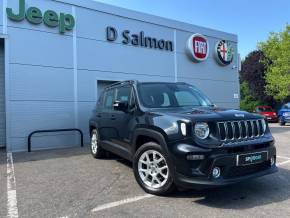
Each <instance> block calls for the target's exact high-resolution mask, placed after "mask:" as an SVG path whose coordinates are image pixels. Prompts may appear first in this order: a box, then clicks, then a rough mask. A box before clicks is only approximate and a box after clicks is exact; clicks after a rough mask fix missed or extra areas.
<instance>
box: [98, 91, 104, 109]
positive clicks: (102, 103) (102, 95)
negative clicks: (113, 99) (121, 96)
mask: <svg viewBox="0 0 290 218" xmlns="http://www.w3.org/2000/svg"><path fill="white" fill-rule="evenodd" d="M104 94H105V93H104V92H103V93H102V94H101V95H100V97H99V99H98V102H97V108H99V109H101V108H103V105H104Z"/></svg>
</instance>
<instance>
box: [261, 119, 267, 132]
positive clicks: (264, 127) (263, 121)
mask: <svg viewBox="0 0 290 218" xmlns="http://www.w3.org/2000/svg"><path fill="white" fill-rule="evenodd" d="M262 127H263V132H265V131H266V128H267V124H266V121H265V120H264V119H263V120H262Z"/></svg>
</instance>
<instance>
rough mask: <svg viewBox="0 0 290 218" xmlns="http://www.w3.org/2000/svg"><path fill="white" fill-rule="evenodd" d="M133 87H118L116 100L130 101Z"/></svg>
mask: <svg viewBox="0 0 290 218" xmlns="http://www.w3.org/2000/svg"><path fill="white" fill-rule="evenodd" d="M131 91H132V88H131V87H130V86H123V87H119V88H117V95H116V101H127V102H128V103H129V101H130V97H131Z"/></svg>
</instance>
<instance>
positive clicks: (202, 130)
mask: <svg viewBox="0 0 290 218" xmlns="http://www.w3.org/2000/svg"><path fill="white" fill-rule="evenodd" d="M194 134H195V135H196V137H198V138H200V139H206V138H207V137H208V136H209V127H208V124H207V123H196V124H195V126H194Z"/></svg>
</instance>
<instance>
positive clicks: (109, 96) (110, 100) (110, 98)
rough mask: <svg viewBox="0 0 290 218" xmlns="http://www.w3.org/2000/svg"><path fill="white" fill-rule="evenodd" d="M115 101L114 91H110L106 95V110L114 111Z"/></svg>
mask: <svg viewBox="0 0 290 218" xmlns="http://www.w3.org/2000/svg"><path fill="white" fill-rule="evenodd" d="M113 100H114V89H110V90H108V91H107V92H106V94H105V100H104V108H105V109H112V108H113Z"/></svg>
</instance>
